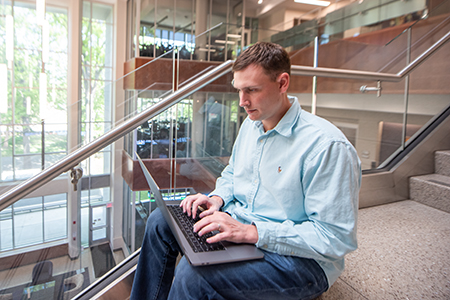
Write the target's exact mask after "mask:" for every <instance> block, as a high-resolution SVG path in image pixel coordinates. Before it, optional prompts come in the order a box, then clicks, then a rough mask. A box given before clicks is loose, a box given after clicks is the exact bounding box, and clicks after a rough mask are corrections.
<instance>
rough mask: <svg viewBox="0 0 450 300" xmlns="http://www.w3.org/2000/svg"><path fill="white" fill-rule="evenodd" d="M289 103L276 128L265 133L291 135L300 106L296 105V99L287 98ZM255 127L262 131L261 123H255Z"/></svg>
mask: <svg viewBox="0 0 450 300" xmlns="http://www.w3.org/2000/svg"><path fill="white" fill-rule="evenodd" d="M288 98H289V102H291V107H290V108H289V110H288V111H287V112H286V114H284V116H283V118H281V120H280V121H279V122H278V124H277V126H275V128H273V129H272V130H269V131H267V132H266V133H270V132H272V131H276V132H278V133H279V134H281V135H283V136H285V137H289V136H290V135H291V134H292V127H294V125H295V123H296V122H297V119H298V116H299V115H300V110H301V107H300V104H299V103H298V100H297V97H293V96H288ZM255 125H256V126H257V127H258V128H259V129H260V130H264V129H263V126H262V122H261V121H255Z"/></svg>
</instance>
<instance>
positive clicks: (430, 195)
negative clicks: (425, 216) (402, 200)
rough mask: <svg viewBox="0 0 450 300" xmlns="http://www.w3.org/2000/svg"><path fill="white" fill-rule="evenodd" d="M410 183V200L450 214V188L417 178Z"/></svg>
mask: <svg viewBox="0 0 450 300" xmlns="http://www.w3.org/2000/svg"><path fill="white" fill-rule="evenodd" d="M409 183H410V189H409V193H410V195H409V196H410V199H412V200H415V201H417V202H420V203H423V204H425V205H428V206H431V207H434V208H437V209H440V210H443V211H446V212H448V213H450V187H447V186H445V185H438V184H435V183H431V182H428V181H425V180H420V179H417V178H411V179H410V182H409Z"/></svg>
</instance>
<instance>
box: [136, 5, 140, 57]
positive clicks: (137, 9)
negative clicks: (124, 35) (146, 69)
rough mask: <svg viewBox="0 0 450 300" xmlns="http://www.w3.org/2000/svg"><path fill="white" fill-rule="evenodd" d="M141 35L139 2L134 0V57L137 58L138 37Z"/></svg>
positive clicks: (138, 54)
mask: <svg viewBox="0 0 450 300" xmlns="http://www.w3.org/2000/svg"><path fill="white" fill-rule="evenodd" d="M140 35H141V0H136V47H135V48H134V57H139V56H140V53H139V36H140Z"/></svg>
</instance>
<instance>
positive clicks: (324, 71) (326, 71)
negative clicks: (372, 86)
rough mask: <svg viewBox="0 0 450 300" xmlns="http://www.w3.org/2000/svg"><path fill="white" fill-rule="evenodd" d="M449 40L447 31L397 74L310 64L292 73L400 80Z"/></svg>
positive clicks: (294, 67)
mask: <svg viewBox="0 0 450 300" xmlns="http://www.w3.org/2000/svg"><path fill="white" fill-rule="evenodd" d="M449 40H450V31H449V32H447V34H445V35H444V36H443V37H442V38H440V39H439V40H438V41H437V42H435V43H434V44H433V45H432V46H431V47H430V48H428V49H427V50H425V51H424V52H423V53H422V54H421V55H419V56H418V57H417V58H416V59H415V60H414V61H412V62H411V63H410V64H409V65H407V66H406V67H405V68H403V70H401V71H400V72H398V73H397V74H389V73H378V72H368V71H355V70H348V69H335V68H323V67H317V68H314V67H308V66H292V67H291V74H292V75H297V76H320V77H332V78H340V79H359V80H374V81H389V82H399V81H401V80H402V79H403V78H404V77H405V76H406V75H408V74H410V73H411V72H412V71H413V70H414V69H416V68H417V67H418V66H419V65H420V64H421V63H423V62H424V61H425V60H426V59H427V58H428V57H430V56H431V55H432V54H433V53H434V52H436V50H438V49H439V48H440V47H442V46H443V45H444V44H445V43H446V42H448V41H449Z"/></svg>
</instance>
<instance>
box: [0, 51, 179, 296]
mask: <svg viewBox="0 0 450 300" xmlns="http://www.w3.org/2000/svg"><path fill="white" fill-rule="evenodd" d="M170 55H171V53H169V54H168V57H169V58H168V59H166V61H165V62H164V63H163V64H162V66H165V67H166V69H167V72H166V73H167V74H166V76H165V77H163V76H161V77H163V78H161V77H160V79H159V80H154V81H151V80H149V81H148V82H146V81H144V82H137V81H136V80H135V78H138V79H139V78H141V77H142V74H143V73H139V71H141V72H144V74H145V73H151V72H153V73H156V72H159V75H161V65H159V66H156V64H155V62H158V60H161V61H162V59H164V58H157V59H154V60H153V61H144V62H141V63H140V65H135V66H132V67H131V68H129V69H128V70H127V71H126V72H127V74H126V75H125V76H124V77H122V78H119V79H118V80H115V81H114V80H112V79H111V78H112V74H110V70H109V69H108V67H106V66H103V67H102V66H97V67H94V66H91V65H86V66H85V67H86V68H85V71H87V69H89V72H84V73H85V74H91V75H92V74H94V73H95V74H97V75H95V76H94V77H92V76H87V77H85V78H84V80H82V89H81V96H80V100H79V101H77V102H75V103H73V104H71V105H69V107H67V108H65V107H64V106H61V107H60V106H58V107H53V106H56V105H57V103H53V102H52V101H48V103H49V106H48V107H49V111H50V112H54V114H53V116H55V117H56V116H57V115H56V114H57V113H56V108H58V109H60V112H58V113H59V114H61V116H67V115H69V119H72V120H79V122H77V124H78V126H77V125H70V126H69V124H68V123H67V119H66V121H65V122H66V123H58V122H54V121H51V122H47V121H46V120H45V119H44V120H43V123H36V124H15V125H14V126H13V125H8V124H2V125H1V127H0V130H1V145H2V146H1V160H0V161H1V170H0V174H1V177H0V178H1V183H2V185H1V186H0V192H1V194H3V193H5V192H7V191H8V190H10V189H11V188H13V187H14V186H15V185H17V184H18V183H19V182H18V180H26V179H29V178H30V177H31V176H33V175H39V174H40V172H41V170H42V167H43V165H44V167H46V168H48V167H52V166H53V165H54V164H55V163H57V162H58V161H59V160H60V159H61V158H63V159H65V158H66V155H67V154H68V153H71V152H73V151H76V150H77V149H78V148H80V147H83V146H86V145H88V144H89V143H91V142H92V141H95V140H97V139H98V138H99V137H101V136H103V135H105V134H107V133H108V132H109V131H110V130H112V129H114V128H115V127H116V126H119V125H121V124H122V123H123V122H124V121H125V120H127V119H129V118H130V117H132V116H134V115H136V114H137V113H138V112H141V111H142V110H144V109H146V108H148V107H150V106H151V105H153V104H155V103H157V102H159V101H160V100H161V99H162V98H163V97H164V95H167V94H168V93H170V90H171V89H172V87H173V84H172V79H173V76H172V72H173V70H172V65H173V64H172V60H171V59H170V57H171V56H170ZM168 66H170V67H168ZM88 67H89V68H88ZM139 67H141V69H139ZM136 69H138V70H136ZM156 70H158V71H156ZM139 84H140V85H139ZM155 88H158V90H154V89H155ZM47 92H48V97H47V99H49V100H52V99H53V98H52V93H54V90H53V89H48V91H47ZM149 93H151V94H152V96H151V98H152V101H146V100H145V99H147V98H150V97H149V96H148V94H149ZM113 103H115V105H116V109H114V108H113ZM116 111H121V112H122V113H123V114H122V115H120V114H119V115H118V116H117V115H114V114H113V113H115V112H116ZM9 112H10V113H11V110H9ZM15 113H16V114H18V113H20V112H18V110H16V112H15ZM33 113H36V112H34V111H33ZM165 113H166V112H165ZM165 113H163V114H162V115H161V116H159V117H158V118H159V119H161V120H165V118H164V115H165ZM47 115H48V117H49V118H50V119H51V120H53V119H52V115H50V113H48V112H47ZM2 117H4V119H3V120H7V116H5V115H4V114H3V115H2ZM18 117H21V115H19V116H16V118H18ZM5 118H6V119H5ZM161 124H163V122H161ZM68 128H70V130H71V134H72V137H70V136H71V135H69V132H68ZM77 128H79V132H78V130H77ZM162 129H163V128H161V130H160V134H163V130H162ZM77 134H79V137H78V138H77V137H76V135H77ZM74 136H75V138H74ZM161 139H162V138H161ZM115 149H119V150H116V151H114V150H115ZM121 149H123V143H118V144H117V145H114V144H113V143H112V144H110V145H106V146H105V147H104V148H103V149H101V150H100V151H97V152H96V153H94V154H92V155H91V156H90V157H89V158H87V159H86V160H84V161H82V162H80V164H79V165H78V166H79V168H80V170H82V172H83V177H82V178H80V179H79V180H78V182H77V184H76V190H74V188H75V187H74V185H72V184H71V183H70V181H71V178H70V176H69V174H68V173H67V172H63V173H62V174H57V175H59V176H58V177H57V178H55V179H53V180H51V181H49V182H47V183H46V184H44V185H43V186H42V187H40V188H39V189H37V190H36V191H34V192H33V193H32V194H31V195H27V196H25V197H24V198H23V199H20V200H18V201H16V202H15V203H14V204H13V205H10V206H8V207H6V208H5V209H3V210H2V211H1V212H0V261H2V262H10V263H5V264H3V263H2V266H4V268H3V269H0V293H1V294H10V293H12V294H13V295H15V296H14V297H15V298H22V295H26V294H27V293H30V295H31V294H33V293H35V294H36V296H39V295H38V294H39V293H40V292H39V291H45V292H46V293H47V292H48V293H50V294H52V295H54V299H63V297H66V296H64V293H65V292H67V291H68V290H69V289H71V288H73V286H71V284H70V283H69V282H67V281H66V282H64V280H65V279H67V280H74V279H75V277H74V276H77V277H80V276H82V277H83V281H82V285H81V286H80V287H77V289H78V290H76V291H75V290H72V291H71V292H70V293H71V294H70V295H69V298H72V297H73V296H75V295H76V294H77V293H78V292H79V291H81V290H82V289H83V288H85V287H87V286H88V285H89V284H91V283H92V282H94V281H96V280H98V279H99V278H100V277H101V276H103V275H104V274H106V273H107V272H108V271H109V270H110V269H111V268H113V267H114V266H115V265H117V264H118V263H120V262H121V261H122V260H123V259H124V258H125V257H126V256H128V255H129V253H130V251H129V249H127V248H126V247H125V246H124V247H122V246H121V243H120V242H119V244H117V242H114V241H118V240H122V239H123V238H122V235H121V232H120V230H117V231H114V230H113V228H118V229H120V228H122V224H123V222H125V221H126V219H123V218H122V213H118V210H119V209H120V210H121V211H122V203H120V204H119V203H117V201H118V200H114V199H120V201H119V202H121V201H122V197H121V196H122V195H121V194H122V193H124V192H123V188H122V187H118V186H121V185H122V182H123V179H122V171H121V168H122V166H121V160H122V158H121V155H122V151H121ZM164 151H165V152H164ZM164 151H162V152H163V154H164V153H165V155H166V156H168V155H169V151H168V150H167V149H164ZM115 153H117V155H114V154H115ZM68 163H69V162H68ZM67 167H69V166H67ZM113 183H114V184H113ZM114 193H116V197H115V198H113V197H112V195H113V194H114ZM114 203H115V204H114ZM113 207H114V208H115V209H113ZM123 220H124V221H123ZM144 225H145V224H144ZM125 228H126V227H125ZM113 250H114V251H113ZM41 261H45V263H41ZM48 262H50V263H48ZM98 262H100V264H99V263H98ZM44 264H45V265H50V264H51V265H52V266H53V271H52V272H51V273H50V274H49V277H46V278H43V277H44V274H43V273H44V272H41V273H42V274H41V275H42V278H41V279H42V280H43V281H44V286H41V285H42V283H37V282H36V281H35V279H36V278H34V277H33V276H35V277H36V276H38V277H39V274H37V275H36V274H35V275H33V274H34V273H33V269H36V268H39V266H38V265H44ZM44 268H45V267H44ZM78 274H80V275H78ZM68 278H71V279H68ZM41 279H39V280H41ZM24 293H25V294H24ZM42 293H44V292H42ZM46 295H47V294H46ZM44 297H46V296H44ZM50 298H53V297H50ZM50 298H48V299H50Z"/></svg>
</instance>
